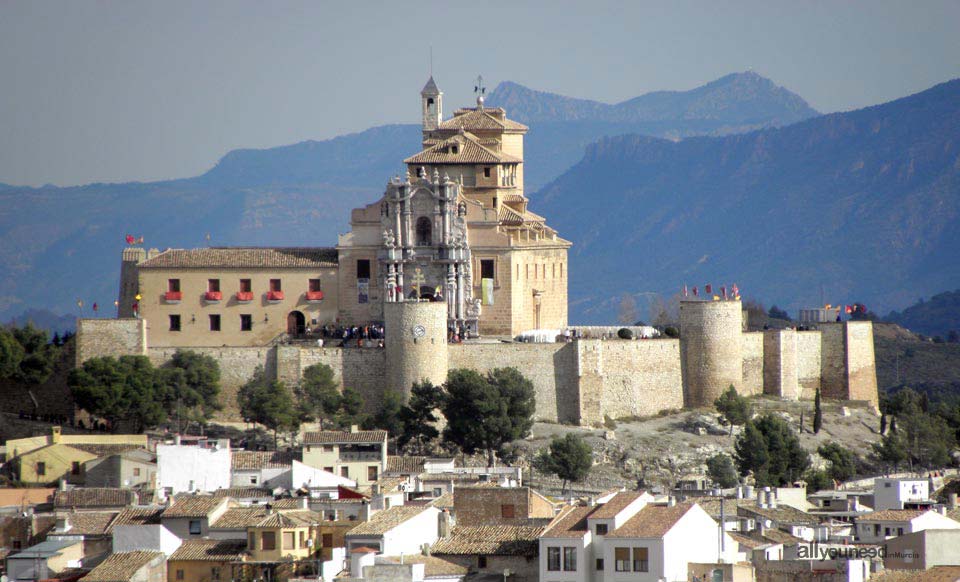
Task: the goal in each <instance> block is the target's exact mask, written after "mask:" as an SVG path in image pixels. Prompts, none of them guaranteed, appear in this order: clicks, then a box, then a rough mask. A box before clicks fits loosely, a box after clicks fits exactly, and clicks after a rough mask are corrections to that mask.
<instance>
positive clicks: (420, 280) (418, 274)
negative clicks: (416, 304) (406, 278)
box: [410, 267, 427, 299]
mask: <svg viewBox="0 0 960 582" xmlns="http://www.w3.org/2000/svg"><path fill="white" fill-rule="evenodd" d="M410 282H411V283H413V288H414V290H415V291H416V292H417V299H420V286H421V285H423V284H424V283H426V282H427V278H426V277H424V276H423V271H421V270H420V267H417V268H416V269H414V271H413V276H412V277H410Z"/></svg>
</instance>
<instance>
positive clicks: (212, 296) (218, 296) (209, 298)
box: [203, 291, 223, 303]
mask: <svg viewBox="0 0 960 582" xmlns="http://www.w3.org/2000/svg"><path fill="white" fill-rule="evenodd" d="M203 300H204V301H206V302H207V303H220V301H221V300H223V293H221V292H219V291H207V292H206V293H204V294H203Z"/></svg>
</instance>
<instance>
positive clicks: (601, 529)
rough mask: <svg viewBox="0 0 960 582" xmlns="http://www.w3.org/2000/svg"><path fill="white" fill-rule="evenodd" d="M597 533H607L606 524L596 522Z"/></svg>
mask: <svg viewBox="0 0 960 582" xmlns="http://www.w3.org/2000/svg"><path fill="white" fill-rule="evenodd" d="M597 535H598V536H605V535H607V524H605V523H598V524H597Z"/></svg>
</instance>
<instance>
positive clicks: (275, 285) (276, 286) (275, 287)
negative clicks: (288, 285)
mask: <svg viewBox="0 0 960 582" xmlns="http://www.w3.org/2000/svg"><path fill="white" fill-rule="evenodd" d="M270 290H271V291H283V288H282V287H281V286H280V279H270Z"/></svg>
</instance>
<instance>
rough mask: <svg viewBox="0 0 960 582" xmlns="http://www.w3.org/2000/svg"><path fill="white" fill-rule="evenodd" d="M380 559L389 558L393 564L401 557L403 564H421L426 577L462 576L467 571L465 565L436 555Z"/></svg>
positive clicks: (398, 561)
mask: <svg viewBox="0 0 960 582" xmlns="http://www.w3.org/2000/svg"><path fill="white" fill-rule="evenodd" d="M380 559H381V560H389V561H391V562H393V563H395V564H399V563H400V561H401V559H402V560H403V563H404V564H423V574H424V576H426V577H428V578H429V577H434V576H436V577H440V576H464V575H466V573H467V572H468V571H469V568H467V567H466V566H462V565H460V564H455V563H454V562H450V561H448V560H444V559H443V558H438V557H436V556H424V555H422V554H411V555H405V556H403V557H402V558H401V557H400V556H383V557H382V558H380Z"/></svg>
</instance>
